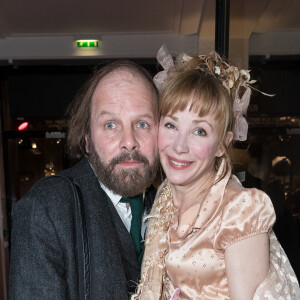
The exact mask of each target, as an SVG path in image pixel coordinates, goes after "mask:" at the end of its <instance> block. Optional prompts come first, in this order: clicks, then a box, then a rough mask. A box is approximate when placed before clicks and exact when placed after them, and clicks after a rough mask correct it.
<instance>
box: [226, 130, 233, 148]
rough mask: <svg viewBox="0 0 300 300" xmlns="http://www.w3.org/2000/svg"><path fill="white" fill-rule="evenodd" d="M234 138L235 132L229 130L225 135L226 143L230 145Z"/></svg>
mask: <svg viewBox="0 0 300 300" xmlns="http://www.w3.org/2000/svg"><path fill="white" fill-rule="evenodd" d="M232 140H233V132H232V131H227V132H226V136H225V144H226V146H227V147H228V146H229V145H230V143H231V142H232Z"/></svg>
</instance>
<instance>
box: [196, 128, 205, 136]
mask: <svg viewBox="0 0 300 300" xmlns="http://www.w3.org/2000/svg"><path fill="white" fill-rule="evenodd" d="M194 132H195V134H196V135H206V131H205V130H203V129H196V130H195V131H194Z"/></svg>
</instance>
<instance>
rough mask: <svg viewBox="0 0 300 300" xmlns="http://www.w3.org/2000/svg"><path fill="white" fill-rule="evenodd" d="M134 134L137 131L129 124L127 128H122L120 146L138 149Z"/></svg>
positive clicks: (129, 149)
mask: <svg viewBox="0 0 300 300" xmlns="http://www.w3.org/2000/svg"><path fill="white" fill-rule="evenodd" d="M136 135H137V133H136V132H135V131H134V129H133V128H132V127H131V126H130V127H128V128H124V130H123V132H122V137H121V142H120V148H121V149H125V150H127V151H133V150H138V149H139V148H140V144H139V142H138V140H137V136H136Z"/></svg>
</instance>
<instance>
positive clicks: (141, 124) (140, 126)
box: [138, 122, 149, 128]
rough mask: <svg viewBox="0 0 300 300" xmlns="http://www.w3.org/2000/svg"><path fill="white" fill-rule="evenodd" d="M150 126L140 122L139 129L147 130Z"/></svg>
mask: <svg viewBox="0 0 300 300" xmlns="http://www.w3.org/2000/svg"><path fill="white" fill-rule="evenodd" d="M148 126H149V125H148V124H147V123H146V122H139V123H138V127H139V128H147V127H148Z"/></svg>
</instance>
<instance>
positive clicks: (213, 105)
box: [159, 70, 227, 119]
mask: <svg viewBox="0 0 300 300" xmlns="http://www.w3.org/2000/svg"><path fill="white" fill-rule="evenodd" d="M220 89H221V90H222V92H221V90H220ZM223 89H224V87H223V86H222V84H221V83H219V82H218V81H217V80H216V78H214V77H213V76H212V75H209V74H204V73H203V72H201V71H199V70H190V71H186V72H183V74H181V75H180V76H176V77H174V78H171V79H170V81H169V82H168V84H167V87H166V88H165V90H164V91H163V93H162V95H161V99H160V101H159V110H160V114H161V116H166V115H172V114H174V113H176V112H177V111H184V110H185V109H186V108H187V107H188V106H190V111H193V112H195V113H196V114H198V116H199V117H203V116H206V115H207V114H209V113H211V114H212V115H213V117H214V118H216V119H219V118H220V117H221V116H222V114H223V113H224V110H225V107H224V103H222V102H224V99H222V98H223V95H224V91H223ZM226 93H227V91H226Z"/></svg>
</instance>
